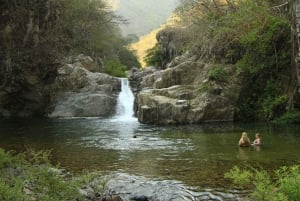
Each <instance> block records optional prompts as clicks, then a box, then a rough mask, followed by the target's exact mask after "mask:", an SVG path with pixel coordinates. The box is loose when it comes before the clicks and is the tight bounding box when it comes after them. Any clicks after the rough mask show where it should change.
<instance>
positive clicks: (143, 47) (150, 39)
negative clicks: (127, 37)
mask: <svg viewBox="0 0 300 201" xmlns="http://www.w3.org/2000/svg"><path fill="white" fill-rule="evenodd" d="M176 20H177V18H176V17H175V16H173V15H172V16H171V17H170V18H169V19H168V20H167V22H166V23H164V24H163V25H161V26H160V27H159V28H157V29H154V30H153V31H151V32H150V33H149V34H147V35H145V36H142V37H140V40H139V41H138V42H136V43H133V44H132V45H131V46H130V48H131V49H133V50H135V51H136V54H137V57H138V60H139V62H140V63H141V64H142V67H145V66H146V63H145V62H144V60H143V59H144V57H145V56H146V51H147V50H148V49H150V48H152V47H154V45H155V44H156V42H157V41H156V34H157V32H159V31H160V30H161V29H163V28H164V27H165V26H167V25H168V26H171V25H173V24H174V22H175V21H176Z"/></svg>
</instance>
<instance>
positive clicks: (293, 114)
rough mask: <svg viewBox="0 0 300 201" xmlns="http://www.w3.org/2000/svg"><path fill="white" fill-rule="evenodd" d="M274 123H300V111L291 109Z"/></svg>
mask: <svg viewBox="0 0 300 201" xmlns="http://www.w3.org/2000/svg"><path fill="white" fill-rule="evenodd" d="M274 123H279V124H280V123H284V124H298V123H300V112H298V111H293V110H292V111H289V112H287V113H285V114H284V115H282V116H281V117H279V118H277V119H275V120H274Z"/></svg>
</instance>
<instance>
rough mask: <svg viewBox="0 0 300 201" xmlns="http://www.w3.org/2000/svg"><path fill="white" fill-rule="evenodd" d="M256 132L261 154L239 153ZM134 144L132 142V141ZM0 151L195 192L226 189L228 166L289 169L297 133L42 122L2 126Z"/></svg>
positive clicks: (256, 127)
mask: <svg viewBox="0 0 300 201" xmlns="http://www.w3.org/2000/svg"><path fill="white" fill-rule="evenodd" d="M242 131H247V132H248V133H249V137H250V139H251V140H254V134H255V132H260V133H261V134H262V136H263V143H264V146H263V147H262V148H261V149H260V150H256V149H255V148H253V147H251V148H243V149H241V148H239V147H238V146H237V142H238V140H239V138H240V135H241V132H242ZM134 136H136V138H134ZM0 147H1V148H4V149H7V150H10V149H14V150H18V151H22V150H24V149H25V148H31V149H35V150H40V149H51V150H52V158H51V159H52V160H53V162H55V163H60V164H61V166H62V167H64V168H66V169H68V170H70V171H72V172H81V171H83V170H99V171H104V172H122V173H128V174H132V175H143V176H147V177H150V178H155V179H162V180H167V179H168V180H169V179H171V180H179V181H182V182H183V183H184V184H186V185H188V186H193V187H196V188H199V189H201V188H219V187H220V188H224V187H226V186H227V185H229V184H228V181H226V180H225V179H224V173H225V172H227V171H228V170H229V169H230V168H232V167H233V166H234V165H240V166H245V165H252V166H255V167H264V168H267V169H269V170H272V169H275V168H278V167H280V166H282V165H290V164H295V163H297V162H298V161H299V159H300V156H299V153H300V126H298V125H297V126H289V127H284V126H282V127H270V126H268V125H264V124H231V123H228V124H225V123H224V124H220V123H219V124H203V125H189V126H168V127H156V126H149V125H142V124H140V123H138V122H137V121H135V120H131V121H119V120H117V119H97V118H90V119H52V120H51V119H41V120H13V121H12V120H2V121H0Z"/></svg>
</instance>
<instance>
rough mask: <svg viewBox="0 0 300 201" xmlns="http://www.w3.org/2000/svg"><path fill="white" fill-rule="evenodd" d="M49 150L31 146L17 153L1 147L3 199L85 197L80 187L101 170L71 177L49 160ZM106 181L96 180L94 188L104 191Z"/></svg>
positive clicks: (44, 200) (55, 200) (26, 200)
mask: <svg viewBox="0 0 300 201" xmlns="http://www.w3.org/2000/svg"><path fill="white" fill-rule="evenodd" d="M49 154H50V152H49V151H39V152H35V151H30V150H28V151H26V152H24V153H22V154H14V153H13V152H5V151H4V150H3V149H0V200H3V201H30V200H39V201H61V200H78V201H80V200H82V201H83V200H85V199H84V197H83V196H82V195H81V194H80V193H79V189H80V188H82V187H84V186H85V185H87V184H89V183H91V182H92V181H94V180H95V179H98V177H99V174H97V173H88V174H84V175H82V176H80V177H70V176H69V175H67V174H63V173H62V172H61V171H60V169H59V168H58V167H54V166H52V165H51V164H50V162H49ZM107 181H108V180H107V179H103V180H101V181H99V182H97V186H93V188H94V190H96V192H100V193H103V192H104V191H105V188H106V183H107ZM98 184H99V185H98Z"/></svg>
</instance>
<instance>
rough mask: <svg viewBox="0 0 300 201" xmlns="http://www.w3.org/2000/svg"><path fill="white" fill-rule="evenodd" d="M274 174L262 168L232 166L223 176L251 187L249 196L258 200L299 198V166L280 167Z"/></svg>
mask: <svg viewBox="0 0 300 201" xmlns="http://www.w3.org/2000/svg"><path fill="white" fill-rule="evenodd" d="M274 176H275V177H273V175H271V174H269V173H268V172H267V171H265V170H263V169H259V170H258V169H254V168H251V167H250V168H248V169H244V170H241V169H240V168H238V167H237V166H235V167H233V168H232V169H231V170H230V171H229V172H228V173H225V178H229V179H231V180H232V181H233V183H234V184H235V185H240V186H242V187H243V188H249V187H251V188H252V189H253V191H252V193H251V195H250V196H251V198H252V199H253V200H259V201H291V200H300V167H299V165H294V166H291V167H286V166H284V167H281V168H280V169H278V170H276V171H275V172H274Z"/></svg>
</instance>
